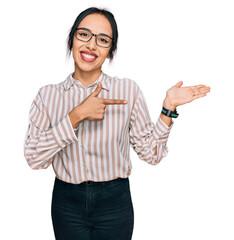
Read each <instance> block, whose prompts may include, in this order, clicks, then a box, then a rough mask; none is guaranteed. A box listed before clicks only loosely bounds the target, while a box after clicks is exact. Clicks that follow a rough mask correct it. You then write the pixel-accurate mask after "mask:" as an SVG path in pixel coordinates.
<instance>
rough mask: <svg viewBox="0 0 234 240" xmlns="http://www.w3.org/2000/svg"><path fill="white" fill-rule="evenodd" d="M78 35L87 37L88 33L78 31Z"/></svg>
mask: <svg viewBox="0 0 234 240" xmlns="http://www.w3.org/2000/svg"><path fill="white" fill-rule="evenodd" d="M79 35H80V36H81V37H88V34H87V33H79Z"/></svg>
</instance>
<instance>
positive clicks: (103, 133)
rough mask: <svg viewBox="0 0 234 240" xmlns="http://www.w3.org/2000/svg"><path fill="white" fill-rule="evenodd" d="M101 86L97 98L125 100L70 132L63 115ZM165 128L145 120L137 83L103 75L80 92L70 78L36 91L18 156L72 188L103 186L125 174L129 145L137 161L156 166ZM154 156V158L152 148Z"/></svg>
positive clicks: (162, 153) (164, 152) (128, 171)
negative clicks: (86, 184) (21, 154)
mask: <svg viewBox="0 0 234 240" xmlns="http://www.w3.org/2000/svg"><path fill="white" fill-rule="evenodd" d="M98 82H101V83H102V89H101V92H100V93H99V95H98V96H97V97H100V98H106V99H125V100H127V101H128V103H127V104H113V105H106V109H105V113H104V118H103V119H102V120H86V119H85V120H83V121H82V122H81V123H80V124H79V125H78V126H77V127H76V128H73V126H72V124H71V121H70V118H69V115H68V114H69V113H70V112H71V111H72V110H73V108H75V107H76V106H77V105H79V104H80V103H81V102H82V101H83V99H85V98H86V97H88V96H89V95H90V94H91V93H92V92H93V91H94V90H95V89H96V88H97V84H98ZM173 124H174V121H173V120H172V122H171V125H170V126H169V127H168V126H167V125H166V124H165V123H164V122H163V121H162V120H161V118H160V116H159V118H158V120H157V122H156V124H154V123H153V122H152V121H151V118H150V114H149V111H148V108H147V105H146V101H145V98H144V95H143V93H142V91H141V90H140V88H139V86H138V84H137V83H136V82H135V81H133V80H131V79H128V78H121V79H120V78H118V77H111V76H109V75H107V74H105V73H104V72H102V73H101V75H100V76H99V78H98V79H97V80H96V81H95V82H93V83H92V84H90V85H89V86H86V87H84V86H83V85H82V84H81V82H80V81H79V80H76V79H74V78H73V73H71V74H70V75H68V77H67V78H66V79H65V81H63V82H60V83H57V84H48V85H45V86H43V87H41V88H40V89H39V91H38V93H37V95H36V97H35V98H34V100H33V102H32V104H31V107H30V111H29V124H28V129H27V133H26V136H25V141H24V156H25V158H26V161H27V163H28V165H29V166H30V167H31V168H32V169H46V168H48V167H49V166H50V165H51V164H52V166H53V170H54V172H55V174H56V177H57V178H59V179H60V180H62V181H65V182H69V183H73V184H78V183H81V182H84V181H89V180H91V181H97V182H99V181H109V180H113V179H116V178H118V177H121V178H127V177H128V176H129V175H130V174H131V170H132V163H131V159H130V154H129V152H130V145H131V147H132V148H133V150H134V151H135V152H136V153H137V156H138V157H139V159H141V160H143V161H145V162H147V163H149V164H152V165H156V164H157V163H159V162H160V161H161V160H162V158H163V157H165V156H166V155H167V153H168V148H167V146H166V143H167V140H168V136H169V133H170V130H171V128H172V126H173ZM156 147H157V154H156V155H155V148H156Z"/></svg>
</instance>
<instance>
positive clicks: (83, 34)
mask: <svg viewBox="0 0 234 240" xmlns="http://www.w3.org/2000/svg"><path fill="white" fill-rule="evenodd" d="M76 36H77V38H78V39H79V40H81V41H85V42H88V41H89V39H90V38H91V33H90V32H89V31H86V30H83V29H78V30H77V33H76Z"/></svg>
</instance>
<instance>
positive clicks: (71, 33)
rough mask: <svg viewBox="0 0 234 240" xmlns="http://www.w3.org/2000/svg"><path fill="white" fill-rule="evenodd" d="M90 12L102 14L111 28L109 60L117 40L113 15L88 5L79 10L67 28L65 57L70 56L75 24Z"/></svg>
mask: <svg viewBox="0 0 234 240" xmlns="http://www.w3.org/2000/svg"><path fill="white" fill-rule="evenodd" d="M92 13H99V14H102V15H104V16H105V17H106V18H107V19H108V20H109V22H110V25H111V28H112V37H113V40H112V44H111V47H110V51H109V54H110V59H109V60H110V62H111V61H112V59H113V57H114V54H115V53H116V50H117V41H118V28H117V24H116V21H115V18H114V15H113V14H112V13H111V12H110V11H108V10H106V9H99V8H96V7H90V8H87V9H86V10H84V11H83V12H81V13H80V14H79V15H78V16H77V18H76V20H75V22H74V24H73V26H72V27H71V28H70V30H69V31H70V32H69V35H68V37H67V57H70V55H71V51H72V47H73V38H74V34H75V32H76V28H77V26H78V25H79V24H80V22H81V21H82V20H83V19H84V18H85V17H86V16H87V15H89V14H92Z"/></svg>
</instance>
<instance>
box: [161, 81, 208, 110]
mask: <svg viewBox="0 0 234 240" xmlns="http://www.w3.org/2000/svg"><path fill="white" fill-rule="evenodd" d="M182 85H183V81H180V82H178V83H177V84H176V85H174V86H172V87H171V88H169V89H168V90H167V93H166V94H167V96H166V98H167V99H168V101H169V103H170V105H171V106H175V107H176V106H179V105H183V104H185V103H189V102H192V101H193V100H195V99H197V98H200V97H204V96H206V94H207V93H208V92H210V87H207V86H206V85H195V86H190V87H181V86H182Z"/></svg>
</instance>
